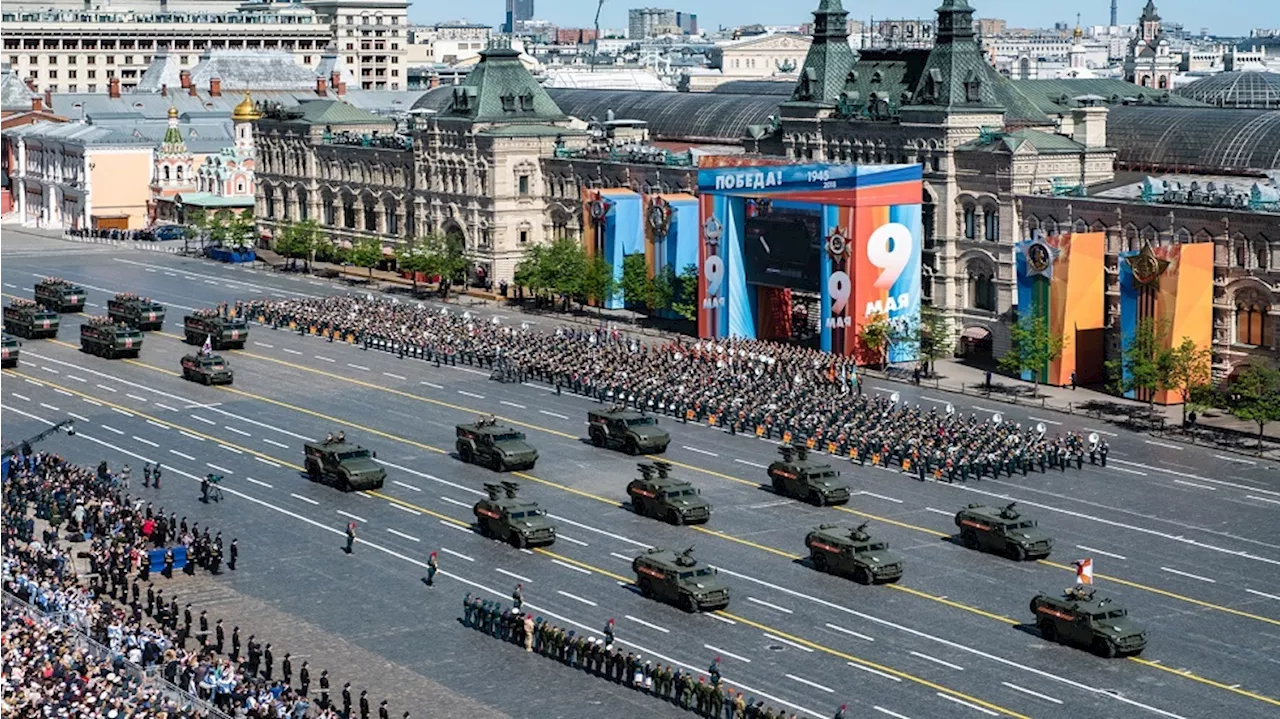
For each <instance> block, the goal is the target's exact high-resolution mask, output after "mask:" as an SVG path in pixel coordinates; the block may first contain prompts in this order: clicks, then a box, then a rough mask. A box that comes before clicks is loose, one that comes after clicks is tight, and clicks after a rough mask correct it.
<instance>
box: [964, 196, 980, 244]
mask: <svg viewBox="0 0 1280 719" xmlns="http://www.w3.org/2000/svg"><path fill="white" fill-rule="evenodd" d="M977 221H978V210H977V208H976V207H974V206H973V205H965V207H964V237H965V239H966V240H972V239H973V238H974V237H976V236H977V233H978V228H977V227H976V225H977Z"/></svg>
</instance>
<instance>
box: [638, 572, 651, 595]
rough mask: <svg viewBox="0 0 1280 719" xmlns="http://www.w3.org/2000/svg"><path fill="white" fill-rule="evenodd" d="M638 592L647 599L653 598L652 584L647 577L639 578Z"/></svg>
mask: <svg viewBox="0 0 1280 719" xmlns="http://www.w3.org/2000/svg"><path fill="white" fill-rule="evenodd" d="M640 594H641V596H644V597H646V598H648V599H652V598H653V584H652V583H650V581H649V578H648V577H641V578H640Z"/></svg>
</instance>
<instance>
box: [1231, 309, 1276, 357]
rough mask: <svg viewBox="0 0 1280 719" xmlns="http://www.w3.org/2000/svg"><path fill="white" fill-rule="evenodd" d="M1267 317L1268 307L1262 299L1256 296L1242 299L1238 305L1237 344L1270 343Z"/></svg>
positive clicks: (1266, 344)
mask: <svg viewBox="0 0 1280 719" xmlns="http://www.w3.org/2000/svg"><path fill="white" fill-rule="evenodd" d="M1267 319H1268V318H1267V308H1266V306H1265V305H1263V304H1262V302H1261V301H1259V300H1258V299H1257V298H1254V297H1248V298H1243V299H1241V300H1240V301H1239V302H1238V304H1237V305H1236V344H1242V345H1253V346H1255V347H1265V346H1268V345H1270V344H1271V342H1270V340H1271V333H1270V332H1268V331H1267V330H1268V329H1269V327H1268V326H1267Z"/></svg>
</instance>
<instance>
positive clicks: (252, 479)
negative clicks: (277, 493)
mask: <svg viewBox="0 0 1280 719" xmlns="http://www.w3.org/2000/svg"><path fill="white" fill-rule="evenodd" d="M245 479H246V480H248V481H250V482H253V483H254V484H260V485H262V486H264V487H268V488H272V489H274V485H272V484H270V483H267V482H263V481H262V480H260V479H254V478H253V477H245Z"/></svg>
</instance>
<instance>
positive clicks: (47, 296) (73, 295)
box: [35, 277, 87, 312]
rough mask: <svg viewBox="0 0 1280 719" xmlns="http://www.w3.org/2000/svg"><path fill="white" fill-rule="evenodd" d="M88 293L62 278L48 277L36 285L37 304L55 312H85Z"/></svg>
mask: <svg viewBox="0 0 1280 719" xmlns="http://www.w3.org/2000/svg"><path fill="white" fill-rule="evenodd" d="M86 295H87V293H86V292H85V291H84V288H83V287H81V286H80V285H73V284H71V283H70V282H67V281H66V280H64V279H62V278H61V277H46V278H44V279H43V280H40V281H39V282H37V283H36V287H35V297H36V304H39V305H41V306H43V307H48V308H49V309H51V310H53V311H54V312H83V311H84V300H85V297H86Z"/></svg>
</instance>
